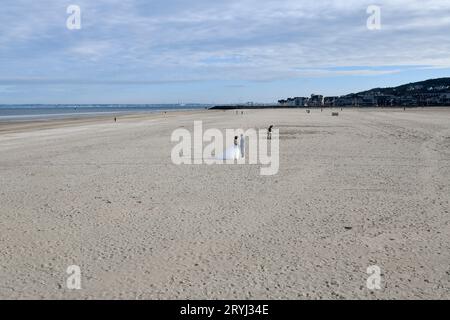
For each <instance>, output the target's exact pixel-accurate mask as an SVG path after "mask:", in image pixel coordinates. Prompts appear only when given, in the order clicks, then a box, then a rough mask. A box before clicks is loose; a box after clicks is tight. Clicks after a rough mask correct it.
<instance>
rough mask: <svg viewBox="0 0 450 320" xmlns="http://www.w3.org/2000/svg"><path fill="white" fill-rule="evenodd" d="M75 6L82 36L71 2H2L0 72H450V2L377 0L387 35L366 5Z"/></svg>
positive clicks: (172, 75)
mask: <svg viewBox="0 0 450 320" xmlns="http://www.w3.org/2000/svg"><path fill="white" fill-rule="evenodd" d="M76 2H77V4H79V5H80V7H81V10H82V26H83V29H82V30H80V31H72V32H71V31H68V30H67V29H65V19H66V17H67V15H66V11H65V7H66V5H68V4H71V3H65V2H64V1H63V2H61V1H56V0H53V1H52V0H46V1H39V2H31V1H26V0H14V1H13V0H7V1H6V3H2V9H4V10H2V11H1V12H0V20H1V21H2V29H1V30H0V44H1V48H0V54H2V56H3V57H7V58H8V61H9V63H8V64H5V63H3V62H2V63H1V64H0V72H2V74H3V75H4V76H5V77H15V78H17V77H21V76H24V77H30V76H40V77H41V76H44V77H48V78H55V79H60V78H63V77H64V75H65V74H66V70H68V69H70V70H71V75H72V76H73V77H74V78H77V79H82V78H87V79H89V78H92V77H96V78H98V79H99V80H101V79H104V80H105V81H107V80H108V79H110V78H111V76H113V75H114V76H115V77H117V76H118V75H119V76H120V77H121V78H123V79H124V80H133V79H140V80H144V81H159V80H161V79H162V80H163V81H166V80H167V81H172V80H174V81H179V80H186V79H194V80H208V79H225V80H227V79H243V80H260V79H282V78H292V77H299V76H324V77H325V76H330V75H377V74H385V73H392V72H394V71H392V70H373V69H370V68H361V69H359V70H351V71H342V70H332V69H329V68H328V67H345V66H367V67H376V66H411V65H417V66H430V67H446V66H447V67H448V66H450V55H449V54H448V53H449V52H450V42H449V41H448V36H447V33H448V30H449V29H448V27H449V26H450V18H449V16H450V15H449V14H450V1H448V0H428V1H421V0H390V1H388V0H378V1H376V4H377V5H380V6H381V7H382V29H381V30H380V31H369V30H367V28H366V19H367V17H368V15H367V13H366V8H367V6H368V5H370V4H373V1H368V0H334V1H332V0H323V1H318V0H314V1H313V0H306V1H298V0H284V1H280V0H228V1H209V0H192V1H180V0H166V1H162V0H161V1H152V2H147V1H143V0H135V1H131V0H128V1H127V0H122V1H119V0H114V1H111V0H99V1H95V2H93V1H87V0H79V1H76ZM32 53H36V54H32ZM237 57H238V58H237ZM1 61H4V60H1ZM73 65H76V68H73ZM299 68H303V71H301V72H299ZM305 68H308V69H309V72H305ZM395 72H400V70H396V71H395Z"/></svg>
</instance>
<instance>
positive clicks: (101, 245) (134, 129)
mask: <svg viewBox="0 0 450 320" xmlns="http://www.w3.org/2000/svg"><path fill="white" fill-rule="evenodd" d="M338 111H339V116H338V117H332V116H331V110H324V111H323V112H321V110H320V109H319V110H317V109H315V110H312V111H311V113H310V114H307V113H306V112H305V110H301V109H290V110H289V109H284V110H248V111H246V112H245V114H243V115H240V114H239V115H236V113H235V112H234V111H206V110H205V111H183V112H170V113H167V114H163V113H158V114H149V115H136V116H132V115H130V116H124V117H119V118H118V122H117V123H114V121H113V120H112V119H111V117H99V118H95V119H89V120H87V119H78V120H70V121H69V120H58V121H56V120H55V121H52V122H42V123H16V124H3V123H2V124H0V217H1V219H0V298H1V299H403V298H405V299H432V298H433V299H449V298H450V215H449V210H450V209H449V208H450V205H449V200H450V197H449V194H450V108H427V109H408V110H406V111H403V110H402V109H393V110H387V109H367V110H362V109H344V110H343V111H340V110H338ZM198 120H202V121H203V124H204V126H205V128H219V129H222V130H224V129H226V128H242V129H248V128H255V129H259V128H267V127H268V126H269V125H271V124H272V125H274V127H275V128H277V129H279V142H280V150H279V154H280V166H279V172H278V174H276V175H273V176H261V175H260V171H259V169H260V166H259V165H212V166H208V165H174V164H173V163H172V161H171V149H172V147H173V146H174V143H171V142H170V137H171V134H172V132H173V131H174V130H175V129H177V128H181V127H184V128H186V129H191V128H192V127H193V122H194V121H198ZM70 265H78V266H80V268H81V274H82V277H81V279H82V280H81V281H82V289H80V290H69V289H68V288H67V287H66V279H67V277H68V276H69V275H68V274H67V273H66V269H67V267H68V266H70ZM373 265H376V266H379V267H380V269H381V276H382V278H381V289H380V290H370V289H368V288H367V286H366V280H367V278H368V277H369V274H367V272H366V271H367V268H368V267H369V266H373Z"/></svg>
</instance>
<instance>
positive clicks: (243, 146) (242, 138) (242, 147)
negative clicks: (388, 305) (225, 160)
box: [240, 134, 245, 158]
mask: <svg viewBox="0 0 450 320" xmlns="http://www.w3.org/2000/svg"><path fill="white" fill-rule="evenodd" d="M240 147H241V157H242V158H244V155H245V137H244V135H243V134H241V145H240Z"/></svg>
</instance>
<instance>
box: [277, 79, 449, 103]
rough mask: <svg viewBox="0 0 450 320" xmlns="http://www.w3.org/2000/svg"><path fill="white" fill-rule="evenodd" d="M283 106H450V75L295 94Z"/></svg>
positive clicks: (281, 101)
mask: <svg viewBox="0 0 450 320" xmlns="http://www.w3.org/2000/svg"><path fill="white" fill-rule="evenodd" d="M278 105H279V106H283V107H345V106H352V107H394V106H402V107H403V106H404V107H417V106H450V78H441V79H433V80H427V81H422V82H417V83H410V84H407V85H403V86H399V87H395V88H377V89H372V90H369V91H364V92H360V93H352V94H348V95H344V96H331V97H324V96H323V95H320V94H312V95H311V96H310V97H293V98H287V99H282V100H279V101H278Z"/></svg>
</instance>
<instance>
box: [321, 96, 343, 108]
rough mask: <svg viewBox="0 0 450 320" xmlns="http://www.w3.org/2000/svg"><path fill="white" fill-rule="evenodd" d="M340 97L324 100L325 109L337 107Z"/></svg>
mask: <svg viewBox="0 0 450 320" xmlns="http://www.w3.org/2000/svg"><path fill="white" fill-rule="evenodd" d="M338 99H339V97H325V98H323V105H324V107H335V106H336V105H337V104H336V103H337V101H338Z"/></svg>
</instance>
